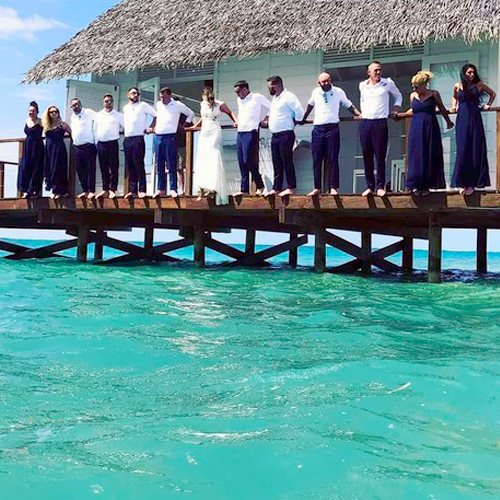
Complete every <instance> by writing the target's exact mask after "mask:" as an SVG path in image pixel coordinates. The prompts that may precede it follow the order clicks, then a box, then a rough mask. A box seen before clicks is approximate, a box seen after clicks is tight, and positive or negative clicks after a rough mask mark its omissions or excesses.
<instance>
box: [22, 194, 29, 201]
mask: <svg viewBox="0 0 500 500" xmlns="http://www.w3.org/2000/svg"><path fill="white" fill-rule="evenodd" d="M28 197H29V194H28V193H23V194H22V195H21V198H22V199H23V200H25V199H26V198H28Z"/></svg>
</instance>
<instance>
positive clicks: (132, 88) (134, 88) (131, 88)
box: [127, 87, 139, 94]
mask: <svg viewBox="0 0 500 500" xmlns="http://www.w3.org/2000/svg"><path fill="white" fill-rule="evenodd" d="M131 90H137V92H139V89H138V88H137V87H130V88H129V89H128V90H127V94H128V93H129V92H130V91H131Z"/></svg>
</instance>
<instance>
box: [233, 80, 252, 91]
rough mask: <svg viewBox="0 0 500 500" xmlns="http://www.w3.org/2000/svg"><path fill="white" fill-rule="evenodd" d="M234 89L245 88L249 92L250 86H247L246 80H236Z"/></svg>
mask: <svg viewBox="0 0 500 500" xmlns="http://www.w3.org/2000/svg"><path fill="white" fill-rule="evenodd" d="M234 86H235V87H239V88H240V89H242V88H245V89H247V90H250V86H249V85H248V82H247V81H246V80H238V81H237V82H236V83H235V84H234Z"/></svg>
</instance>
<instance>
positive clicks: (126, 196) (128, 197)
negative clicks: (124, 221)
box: [124, 193, 135, 200]
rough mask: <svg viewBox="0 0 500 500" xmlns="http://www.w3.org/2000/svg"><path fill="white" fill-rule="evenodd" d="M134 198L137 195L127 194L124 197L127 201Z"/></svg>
mask: <svg viewBox="0 0 500 500" xmlns="http://www.w3.org/2000/svg"><path fill="white" fill-rule="evenodd" d="M134 196H135V195H134V193H127V194H126V195H125V196H124V198H125V199H126V200H128V199H130V198H133V197H134Z"/></svg>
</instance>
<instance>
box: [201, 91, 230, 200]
mask: <svg viewBox="0 0 500 500" xmlns="http://www.w3.org/2000/svg"><path fill="white" fill-rule="evenodd" d="M222 104H224V103H223V102H221V101H217V100H216V101H215V102H214V105H213V106H210V104H208V102H207V101H202V102H201V106H200V107H201V119H202V122H201V132H200V135H199V137H198V148H197V150H196V164H195V176H196V188H197V189H198V190H200V189H204V190H206V191H215V203H216V204H217V205H226V204H227V203H228V202H229V195H228V187H227V182H226V174H225V172H224V164H223V163H222V129H221V125H220V119H221V110H220V107H221V105H222Z"/></svg>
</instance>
